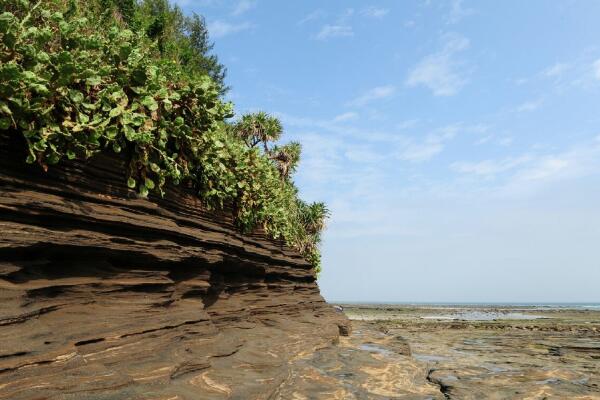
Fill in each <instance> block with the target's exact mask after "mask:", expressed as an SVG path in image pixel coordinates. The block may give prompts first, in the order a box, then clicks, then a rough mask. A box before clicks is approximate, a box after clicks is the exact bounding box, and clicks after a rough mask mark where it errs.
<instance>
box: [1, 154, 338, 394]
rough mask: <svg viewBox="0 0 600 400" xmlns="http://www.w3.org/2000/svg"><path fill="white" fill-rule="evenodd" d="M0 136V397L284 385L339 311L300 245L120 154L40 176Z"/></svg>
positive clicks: (329, 339)
mask: <svg viewBox="0 0 600 400" xmlns="http://www.w3.org/2000/svg"><path fill="white" fill-rule="evenodd" d="M15 149H16V147H14V146H13V145H10V144H8V143H6V142H2V143H0V398H1V399H46V398H52V399H165V400H166V399H170V400H175V399H220V398H232V399H254V398H261V399H267V398H279V397H281V395H280V393H281V391H282V390H283V389H282V388H285V386H286V383H287V382H289V376H290V369H291V365H292V364H293V362H294V360H296V359H298V358H301V357H304V356H307V355H309V354H310V353H311V352H312V351H314V350H315V349H317V348H322V347H326V346H329V345H331V344H332V343H335V342H336V340H337V338H338V335H339V332H340V331H342V332H344V331H346V330H347V325H346V324H347V321H346V319H345V317H343V316H342V315H340V314H338V313H336V312H335V311H334V310H333V309H332V308H331V307H330V306H329V305H328V304H327V303H325V301H324V300H323V298H322V297H321V296H320V294H319V289H318V286H317V283H316V281H315V277H314V275H313V272H312V270H311V268H310V265H308V264H307V263H306V262H305V261H304V260H303V259H302V258H301V257H300V256H299V255H298V254H297V253H295V252H294V251H293V250H291V249H289V248H287V247H285V246H284V245H283V244H282V243H276V242H274V241H272V240H268V239H267V238H266V237H265V236H264V235H262V234H261V233H260V232H257V233H255V234H253V235H242V234H240V233H239V232H238V231H237V230H236V229H235V228H234V226H233V225H232V221H231V218H229V217H228V215H227V213H226V212H224V213H215V212H208V211H207V210H205V209H204V208H203V207H202V206H201V204H200V203H199V201H198V200H197V199H196V198H195V197H194V195H193V194H191V193H190V192H189V191H187V190H185V189H182V188H170V189H169V190H168V193H167V195H166V196H165V198H163V199H151V200H143V199H138V198H136V196H135V194H134V193H132V192H131V191H129V190H127V188H125V187H124V185H123V182H124V172H123V171H125V168H126V164H125V162H124V160H123V159H121V158H118V157H113V156H106V155H99V156H96V157H95V158H94V159H93V160H92V161H91V162H88V163H77V162H73V163H66V164H63V165H59V166H55V167H52V168H50V170H49V171H48V172H47V173H44V172H43V171H42V170H41V168H40V167H39V166H28V165H26V164H24V162H23V159H24V156H23V154H22V152H21V151H19V150H15Z"/></svg>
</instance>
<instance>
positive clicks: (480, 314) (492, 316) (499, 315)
mask: <svg viewBox="0 0 600 400" xmlns="http://www.w3.org/2000/svg"><path fill="white" fill-rule="evenodd" d="M421 318H422V319H438V320H459V321H495V320H511V319H512V320H531V319H541V318H548V317H544V316H542V315H533V314H524V313H519V312H499V311H479V310H471V311H463V312H457V313H453V314H434V315H426V316H423V317H421Z"/></svg>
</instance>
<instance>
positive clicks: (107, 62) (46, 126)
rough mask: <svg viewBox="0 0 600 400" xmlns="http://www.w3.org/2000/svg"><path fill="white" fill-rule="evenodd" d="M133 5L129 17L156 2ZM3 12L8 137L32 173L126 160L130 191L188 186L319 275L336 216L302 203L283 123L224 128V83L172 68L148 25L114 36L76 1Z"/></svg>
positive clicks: (1, 89) (7, 1)
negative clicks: (327, 229) (296, 254)
mask: <svg viewBox="0 0 600 400" xmlns="http://www.w3.org/2000/svg"><path fill="white" fill-rule="evenodd" d="M103 1H109V0H103ZM153 1H154V0H153ZM156 1H158V0H156ZM125 3H127V4H128V6H129V7H130V8H128V10H129V11H128V12H129V14H128V15H129V17H128V18H136V17H135V16H136V15H137V16H139V15H140V13H142V11H143V9H144V7H146V6H147V5H148V4H150V3H149V1H144V2H143V3H141V5H140V4H138V3H134V4H131V2H125ZM125 3H123V4H125ZM159 3H160V1H159V2H158V3H157V4H159ZM0 5H1V6H2V7H1V9H2V10H3V11H2V12H1V13H0V134H2V135H17V136H20V137H22V138H23V139H24V142H25V143H26V150H27V156H26V161H27V162H28V163H37V164H39V165H40V166H41V167H42V168H44V169H47V168H48V166H49V165H53V164H56V163H58V162H60V161H61V160H64V159H69V160H71V159H87V158H89V157H92V156H93V155H94V154H96V153H98V152H101V151H112V152H116V153H121V152H123V153H125V154H126V155H127V157H128V159H129V160H130V162H129V168H128V171H127V174H126V175H127V178H126V179H127V182H126V183H127V186H128V187H129V188H131V189H135V190H136V191H137V192H138V193H139V194H140V195H141V196H143V197H145V196H148V195H149V194H150V193H157V194H163V191H164V186H165V184H166V183H167V182H172V183H174V184H179V183H181V182H183V181H185V182H186V183H187V184H188V185H189V186H191V187H193V188H195V189H196V191H197V193H198V195H199V196H200V198H201V199H203V201H204V202H205V204H206V205H207V206H209V207H212V208H222V207H225V206H232V207H233V210H234V217H235V221H236V223H237V224H238V226H239V227H240V229H242V230H243V231H250V230H252V229H254V228H256V227H257V226H261V227H263V228H264V230H265V231H266V232H267V234H269V235H270V236H271V237H273V238H277V239H279V238H280V239H284V240H285V241H286V242H287V243H288V244H290V245H291V246H294V247H295V248H297V249H298V250H299V251H301V252H302V254H304V256H305V257H306V258H307V260H308V261H309V262H311V263H312V264H313V265H314V266H315V268H316V269H317V270H318V269H319V268H320V264H319V260H320V258H319V257H320V256H319V251H318V244H319V241H320V232H321V230H322V228H323V224H324V220H325V218H326V217H327V215H328V212H327V210H326V208H325V206H324V205H323V204H321V203H315V204H311V205H309V204H306V203H304V202H303V201H301V200H300V199H299V198H298V191H297V189H296V187H295V186H294V184H293V182H292V181H291V179H290V176H291V173H292V172H293V171H294V170H295V168H296V165H297V163H298V161H299V159H300V145H299V144H297V143H290V144H287V145H276V144H275V141H277V140H278V139H279V138H280V136H281V134H282V131H283V130H282V127H281V123H280V122H279V121H278V120H277V119H276V118H274V117H272V116H269V115H268V114H266V113H257V114H251V115H245V116H242V117H241V118H240V119H239V120H238V121H237V122H236V123H233V124H231V123H228V122H227V120H228V118H230V117H232V116H233V106H232V104H230V103H225V102H223V101H222V100H221V97H220V94H221V93H222V89H223V88H222V85H220V84H219V83H218V82H217V83H215V81H214V80H213V79H211V77H210V76H209V75H207V74H206V73H200V72H199V70H198V71H195V72H193V73H192V72H190V70H189V65H188V64H186V62H183V61H181V58H175V59H174V60H171V59H168V58H165V56H164V54H165V49H160V46H161V45H160V41H159V40H157V39H156V38H153V37H152V35H149V34H148V32H147V28H148V27H147V26H146V25H144V24H143V23H140V26H141V28H140V29H139V30H137V31H132V30H130V29H127V28H126V26H134V25H135V24H133V23H130V24H129V25H127V24H126V23H125V22H123V21H119V20H118V19H117V21H116V22H112V23H111V24H110V25H109V26H107V25H106V24H107V22H106V20H103V19H102V18H98V14H97V13H98V11H94V8H93V7H91V8H90V7H78V3H77V2H75V1H74V0H73V1H69V2H63V1H62V0H45V1H39V2H37V3H35V4H30V3H29V2H28V1H27V0H0ZM142 14H143V13H142ZM199 34H200V35H201V34H202V33H199ZM202 40H205V39H202ZM206 40H207V39H206ZM165 43H167V44H169V43H170V44H171V45H172V44H173V43H175V42H174V41H172V40H167V41H164V42H163V46H164V45H165ZM186 46H187V44H185V43H184V45H182V47H180V50H181V48H184V49H185V48H186ZM170 51H171V50H169V51H167V53H168V54H172V53H169V52H170ZM173 51H175V50H173ZM178 54H183V53H182V52H180V53H178ZM196 54H200V53H196ZM259 144H262V146H258V145H259Z"/></svg>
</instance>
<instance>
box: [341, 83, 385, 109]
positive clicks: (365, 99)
mask: <svg viewBox="0 0 600 400" xmlns="http://www.w3.org/2000/svg"><path fill="white" fill-rule="evenodd" d="M394 93H396V88H395V87H394V86H391V85H387V86H377V87H374V88H373V89H371V90H369V91H367V92H366V93H364V94H363V95H361V96H359V97H357V98H355V99H354V100H352V101H350V102H348V105H350V106H355V107H356V106H364V105H365V104H367V103H370V102H372V101H374V100H380V99H385V98H388V97H391V96H393V95H394Z"/></svg>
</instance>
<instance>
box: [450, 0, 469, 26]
mask: <svg viewBox="0 0 600 400" xmlns="http://www.w3.org/2000/svg"><path fill="white" fill-rule="evenodd" d="M474 12H475V10H473V9H471V8H465V7H464V6H463V0H453V1H452V3H451V6H450V12H449V14H448V17H447V18H446V21H447V23H448V24H457V23H459V22H460V21H461V20H462V19H463V18H465V17H468V16H469V15H472V14H473V13H474Z"/></svg>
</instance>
